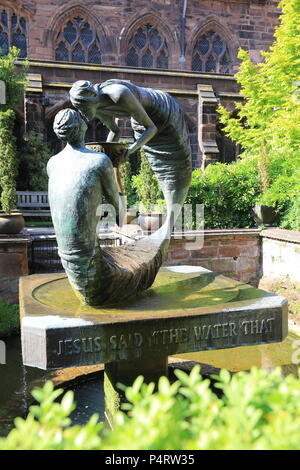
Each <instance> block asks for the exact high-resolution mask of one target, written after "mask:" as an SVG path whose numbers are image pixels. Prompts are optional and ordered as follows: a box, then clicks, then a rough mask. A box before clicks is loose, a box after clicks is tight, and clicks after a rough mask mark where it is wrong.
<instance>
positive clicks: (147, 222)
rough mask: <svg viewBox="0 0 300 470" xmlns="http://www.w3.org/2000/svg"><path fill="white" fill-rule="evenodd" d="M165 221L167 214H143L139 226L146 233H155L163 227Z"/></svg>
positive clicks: (139, 219) (140, 216)
mask: <svg viewBox="0 0 300 470" xmlns="http://www.w3.org/2000/svg"><path fill="white" fill-rule="evenodd" d="M165 219H166V216H165V214H161V213H159V212H152V213H149V214H147V213H142V214H140V215H139V218H138V224H139V226H140V227H141V229H142V230H143V231H144V232H150V233H153V232H155V231H156V230H158V229H159V228H160V227H161V226H162V225H163V223H164V221H165Z"/></svg>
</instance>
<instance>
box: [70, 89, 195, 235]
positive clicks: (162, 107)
mask: <svg viewBox="0 0 300 470" xmlns="http://www.w3.org/2000/svg"><path fill="white" fill-rule="evenodd" d="M70 100H71V103H72V105H73V106H74V107H75V108H77V109H78V110H79V111H80V113H81V114H82V115H83V116H84V117H85V118H86V119H87V120H91V119H93V118H97V119H99V120H100V121H101V122H102V123H103V124H104V125H105V126H107V127H108V129H109V130H110V133H109V135H108V138H107V141H109V142H112V141H118V140H119V137H120V129H119V127H118V125H117V124H116V119H115V118H125V117H130V118H131V125H132V128H133V130H134V137H135V142H134V143H133V144H132V145H130V147H129V148H128V150H127V156H129V155H130V154H132V153H133V152H136V151H137V150H138V149H140V148H141V147H143V149H144V151H145V154H146V156H147V158H148V161H149V163H150V165H151V167H152V169H153V171H154V173H155V174H156V176H157V178H158V180H159V183H160V187H161V189H162V191H163V194H164V198H165V200H166V205H167V220H166V224H167V225H168V224H169V227H170V229H171V230H172V228H173V225H174V222H175V220H176V218H177V215H178V211H180V209H181V207H182V205H183V203H184V200H185V197H186V194H187V191H188V188H189V186H190V182H191V173H192V163H191V147H190V142H189V136H188V132H187V126H186V122H185V119H184V115H183V111H182V109H181V107H180V105H179V103H178V102H177V101H176V100H175V99H174V98H173V97H172V96H171V95H169V94H168V93H165V92H163V91H159V90H153V89H151V88H143V87H139V86H136V85H134V84H133V83H131V82H128V81H126V80H108V81H106V82H104V83H102V84H97V85H93V84H92V83H91V82H88V81H78V82H75V83H74V85H73V86H72V88H71V90H70Z"/></svg>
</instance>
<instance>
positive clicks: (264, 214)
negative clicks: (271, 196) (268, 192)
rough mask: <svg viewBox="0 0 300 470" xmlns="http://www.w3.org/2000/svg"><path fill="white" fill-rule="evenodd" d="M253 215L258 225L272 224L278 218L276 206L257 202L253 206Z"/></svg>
mask: <svg viewBox="0 0 300 470" xmlns="http://www.w3.org/2000/svg"><path fill="white" fill-rule="evenodd" d="M252 210H253V216H254V219H255V222H256V223H257V225H264V226H266V227H268V226H270V225H271V224H272V223H273V222H274V221H275V219H276V215H277V214H276V210H275V208H274V207H271V206H265V205H263V204H256V205H255V206H254V207H253V209H252Z"/></svg>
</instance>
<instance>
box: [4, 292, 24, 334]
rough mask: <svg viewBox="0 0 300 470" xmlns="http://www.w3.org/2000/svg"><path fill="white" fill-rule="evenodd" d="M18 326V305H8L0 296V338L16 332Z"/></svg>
mask: <svg viewBox="0 0 300 470" xmlns="http://www.w3.org/2000/svg"><path fill="white" fill-rule="evenodd" d="M19 326H20V314H19V305H9V304H7V303H6V302H4V300H2V299H1V298H0V338H3V337H5V336H9V335H11V334H13V333H16V332H17V331H18V330H19Z"/></svg>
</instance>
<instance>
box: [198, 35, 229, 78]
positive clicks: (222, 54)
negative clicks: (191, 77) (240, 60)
mask: <svg viewBox="0 0 300 470" xmlns="http://www.w3.org/2000/svg"><path fill="white" fill-rule="evenodd" d="M192 70H195V71H199V72H216V73H231V71H232V62H231V59H230V54H229V49H228V46H227V44H226V41H224V39H223V38H221V36H220V35H219V34H218V33H217V32H215V31H213V30H210V31H207V32H205V33H203V34H201V36H200V37H199V39H198V40H197V42H196V45H195V48H194V52H193V58H192Z"/></svg>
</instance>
